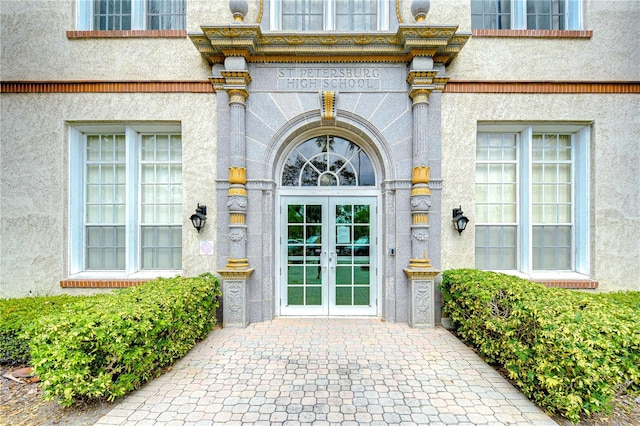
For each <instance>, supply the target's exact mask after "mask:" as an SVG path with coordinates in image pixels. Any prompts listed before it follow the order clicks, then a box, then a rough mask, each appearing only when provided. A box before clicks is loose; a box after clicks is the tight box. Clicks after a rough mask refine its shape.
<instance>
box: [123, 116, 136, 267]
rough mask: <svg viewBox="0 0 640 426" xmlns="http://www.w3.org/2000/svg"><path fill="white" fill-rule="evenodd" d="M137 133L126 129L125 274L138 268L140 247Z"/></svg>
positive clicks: (128, 128)
mask: <svg viewBox="0 0 640 426" xmlns="http://www.w3.org/2000/svg"><path fill="white" fill-rule="evenodd" d="M139 151H140V143H139V134H138V133H136V132H135V131H134V130H133V129H132V128H130V127H127V129H126V151H125V152H126V166H125V168H126V176H127V180H126V187H127V191H126V193H127V198H126V217H127V223H126V225H125V226H126V233H125V235H126V264H125V270H126V272H127V274H132V273H134V272H136V271H138V269H139V264H140V261H139V259H140V249H139V245H138V240H139V238H140V237H139V235H140V231H139V228H140V227H139V223H140V214H139V210H140V209H139V205H140V200H139V197H138V185H139V179H140V174H139V166H138V163H139V155H140V154H139Z"/></svg>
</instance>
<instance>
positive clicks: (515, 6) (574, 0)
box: [474, 0, 584, 30]
mask: <svg viewBox="0 0 640 426" xmlns="http://www.w3.org/2000/svg"><path fill="white" fill-rule="evenodd" d="M583 2H584V0H564V3H565V4H564V7H565V9H564V10H565V11H566V12H565V22H564V26H565V29H566V30H581V29H582V27H583V9H584V6H583ZM474 29H485V28H474ZM509 29H512V30H526V29H530V30H536V29H537V28H527V0H511V28H509Z"/></svg>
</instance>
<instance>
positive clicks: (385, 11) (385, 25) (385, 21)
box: [378, 0, 389, 31]
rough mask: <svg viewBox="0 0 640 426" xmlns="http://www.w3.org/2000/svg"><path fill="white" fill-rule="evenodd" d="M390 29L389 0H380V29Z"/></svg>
mask: <svg viewBox="0 0 640 426" xmlns="http://www.w3.org/2000/svg"><path fill="white" fill-rule="evenodd" d="M387 30H389V2H387V1H383V0H378V31H387Z"/></svg>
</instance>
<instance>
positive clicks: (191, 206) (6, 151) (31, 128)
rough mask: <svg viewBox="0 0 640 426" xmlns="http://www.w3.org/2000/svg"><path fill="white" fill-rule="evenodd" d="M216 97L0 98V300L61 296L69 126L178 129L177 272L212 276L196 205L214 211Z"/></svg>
mask: <svg viewBox="0 0 640 426" xmlns="http://www.w3.org/2000/svg"><path fill="white" fill-rule="evenodd" d="M215 110H216V97H215V95H212V94H42V95H18V94H13V95H7V94H5V95H3V97H2V109H1V113H2V114H1V119H0V120H1V121H0V126H1V128H2V135H1V139H0V202H1V205H0V206H1V210H0V223H1V229H0V238H1V241H0V298H1V297H12V296H20V295H26V294H29V292H31V293H32V294H56V293H59V292H61V289H60V288H59V280H60V279H64V278H67V276H68V258H67V257H68V256H67V253H68V234H69V232H68V210H69V209H68V203H69V198H68V188H69V182H68V175H69V170H68V167H69V154H68V151H69V137H68V124H67V123H66V122H67V121H74V122H87V123H90V122H97V121H109V122H122V123H134V122H138V121H151V122H162V121H171V122H176V121H178V122H181V123H182V137H183V147H182V148H183V236H182V238H183V240H182V243H183V273H184V275H197V274H199V273H202V272H205V271H211V272H213V271H214V270H215V260H216V256H215V255H208V256H207V255H200V246H199V241H200V240H208V241H213V246H214V247H215V246H216V244H215V240H216V224H215V220H214V218H215V215H214V212H213V211H210V212H209V218H210V220H209V221H208V223H207V226H206V227H205V229H204V230H203V231H202V232H201V233H200V234H199V235H198V233H197V232H196V230H195V229H194V228H193V226H192V225H191V222H190V221H189V217H190V216H191V215H192V214H193V213H194V212H195V208H196V205H197V203H201V204H205V205H207V206H211V207H213V206H215V205H216V196H215V190H214V181H215V178H216V176H215V158H216V136H215V135H216V123H215V120H214V116H215Z"/></svg>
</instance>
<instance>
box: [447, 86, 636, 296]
mask: <svg viewBox="0 0 640 426" xmlns="http://www.w3.org/2000/svg"><path fill="white" fill-rule="evenodd" d="M638 111H640V95H588V94H583V95H521V94H512V95H488V94H445V95H443V96H442V158H443V162H442V178H443V190H442V206H443V210H444V214H443V216H442V229H443V233H442V267H443V269H450V268H461V267H471V268H472V267H474V265H475V259H474V232H473V225H474V216H475V212H474V209H473V206H474V204H475V188H474V186H475V136H476V132H477V122H478V121H498V122H500V121H520V122H531V123H533V122H536V121H554V122H563V121H565V122H590V123H591V133H592V134H591V147H590V149H591V152H590V154H591V160H590V161H591V177H590V179H591V181H590V190H591V191H590V196H591V205H592V209H591V212H590V214H591V223H590V227H591V232H590V238H591V278H592V279H596V280H599V282H600V289H601V290H605V291H611V290H621V289H627V290H631V289H634V290H640V264H638V261H637V260H638V259H640V244H638V241H640V214H639V213H638V212H640V197H638V188H639V187H640V174H639V173H638V167H639V166H640V145H638V144H637V139H638V135H639V134H640V120H638ZM459 205H462V208H463V210H464V211H465V214H466V215H467V216H468V217H469V219H470V220H471V222H470V223H469V226H468V228H467V230H466V231H465V232H463V233H462V235H458V233H457V232H456V231H455V230H453V228H452V225H451V217H450V216H451V215H450V213H449V214H447V213H448V212H450V210H448V211H447V210H446V209H445V207H450V208H454V207H457V206H459Z"/></svg>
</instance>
